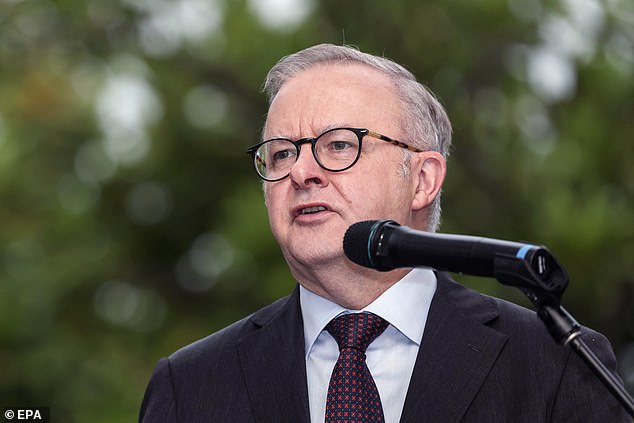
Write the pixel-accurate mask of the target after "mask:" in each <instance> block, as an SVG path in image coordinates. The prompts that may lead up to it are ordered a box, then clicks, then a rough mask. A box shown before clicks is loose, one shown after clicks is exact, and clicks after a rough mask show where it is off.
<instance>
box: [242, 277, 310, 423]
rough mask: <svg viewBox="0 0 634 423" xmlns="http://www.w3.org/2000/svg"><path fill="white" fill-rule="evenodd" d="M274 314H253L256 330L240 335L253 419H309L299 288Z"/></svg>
mask: <svg viewBox="0 0 634 423" xmlns="http://www.w3.org/2000/svg"><path fill="white" fill-rule="evenodd" d="M285 301H286V303H285V304H284V305H282V307H281V309H279V311H278V312H277V313H275V314H273V315H257V314H256V315H255V316H254V317H253V318H252V321H253V323H254V324H255V325H256V327H259V329H258V330H256V331H255V332H253V333H252V334H250V335H248V336H246V337H245V338H243V339H241V340H240V341H239V343H238V354H239V359H240V363H241V366H242V373H243V377H244V380H245V383H246V386H247V391H248V395H249V398H250V400H251V407H252V409H253V415H254V417H255V421H256V422H260V423H263V422H276V423H278V422H279V423H284V422H288V423H302V422H308V421H309V412H308V392H307V387H306V364H305V361H304V341H303V339H304V329H303V323H302V316H301V311H300V306H299V290H298V289H295V291H294V292H293V294H292V295H291V296H290V297H289V298H288V299H287V300H285Z"/></svg>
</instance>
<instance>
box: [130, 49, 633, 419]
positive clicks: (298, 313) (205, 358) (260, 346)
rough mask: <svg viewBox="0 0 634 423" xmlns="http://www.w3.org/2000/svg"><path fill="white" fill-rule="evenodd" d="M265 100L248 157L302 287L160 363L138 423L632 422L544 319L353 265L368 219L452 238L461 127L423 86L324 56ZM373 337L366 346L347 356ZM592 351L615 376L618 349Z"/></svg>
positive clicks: (352, 58)
mask: <svg viewBox="0 0 634 423" xmlns="http://www.w3.org/2000/svg"><path fill="white" fill-rule="evenodd" d="M265 90H266V92H267V94H268V95H269V100H270V108H269V113H268V116H267V119H266V125H265V128H264V137H263V139H264V140H265V141H264V142H262V143H260V144H258V145H256V146H254V147H252V148H251V149H250V150H249V151H250V153H251V154H252V156H253V158H254V163H255V166H256V170H257V171H258V173H259V175H260V177H261V178H262V179H264V181H265V182H264V197H265V201H266V206H267V209H268V215H269V222H270V226H271V229H272V232H273V234H274V236H275V238H276V240H277V241H278V243H279V245H280V248H281V249H282V252H283V254H284V257H285V259H286V261H287V263H288V265H289V268H290V270H291V272H292V274H293V276H294V278H295V279H296V280H297V281H298V283H299V285H298V287H297V288H296V289H295V290H294V291H293V293H292V294H291V295H290V296H289V297H287V298H284V299H281V300H279V301H278V302H276V303H274V304H272V305H270V306H268V307H265V308H264V309H262V310H260V311H258V312H256V313H255V314H253V315H252V316H249V317H247V318H245V319H243V320H241V321H239V322H237V323H234V324H233V325H231V326H229V327H227V328H225V329H224V330H222V331H220V332H217V333H215V334H212V335H211V336H209V337H207V338H205V339H203V340H200V341H198V342H196V343H194V344H192V345H189V346H187V347H185V348H183V349H181V350H180V351H177V352H176V353H174V354H173V355H171V356H170V357H169V358H167V359H162V360H161V361H160V362H159V364H158V366H157V368H156V369H155V372H154V375H153V376H152V379H151V381H150V383H149V386H148V389H147V392H146V395H145V398H144V401H143V405H142V408H141V417H140V420H141V421H143V422H177V421H178V422H203V421H204V422H231V423H240V422H275V423H281V422H292V423H297V422H309V421H310V422H313V423H315V422H324V421H327V422H334V421H337V422H338V421H346V422H352V421H355V422H356V421H359V422H362V421H363V422H365V421H377V422H382V421H385V422H388V423H396V422H399V421H400V422H422V421H428V422H531V423H532V422H592V421H596V422H606V421H610V422H618V421H630V420H628V417H627V414H625V411H624V410H623V409H622V408H621V407H620V405H619V404H618V402H616V400H614V399H613V398H612V397H611V395H610V394H609V393H608V392H607V390H606V389H605V388H604V387H603V386H602V385H601V384H600V383H599V382H598V381H597V380H596V378H595V377H594V375H593V374H592V373H591V372H589V371H588V370H587V369H586V368H585V365H584V364H583V363H582V362H581V361H580V360H579V359H578V358H577V357H576V356H575V355H573V354H571V353H570V351H569V350H568V349H566V348H563V347H561V346H559V345H557V344H555V342H554V341H553V340H552V339H551V337H550V335H549V334H548V333H547V330H546V328H545V327H544V325H543V324H542V322H541V321H540V320H539V319H538V318H537V317H536V315H535V313H534V312H532V311H529V310H526V309H523V308H521V307H518V306H515V305H513V304H509V303H507V302H504V301H501V300H498V299H492V298H489V297H485V296H482V295H480V294H478V293H475V292H473V291H471V290H468V289H467V288H464V287H462V286H460V285H458V284H456V283H455V282H453V281H452V280H451V279H450V278H449V277H448V275H446V274H445V273H442V272H434V271H433V270H432V269H414V270H411V269H398V270H393V271H390V272H377V271H374V270H371V269H367V268H363V267H361V266H358V265H356V264H354V263H352V262H351V261H349V260H348V259H347V258H346V257H345V255H344V253H343V249H342V239H343V235H344V233H345V231H346V230H347V229H348V227H349V226H350V225H352V224H354V223H356V222H359V221H363V220H370V219H392V220H395V221H397V222H399V223H401V224H403V225H406V226H409V227H412V228H417V229H421V230H428V231H434V230H435V229H436V227H437V225H438V221H439V217H440V203H439V199H440V191H441V187H442V183H443V180H444V178H445V173H446V164H445V158H446V156H447V152H448V149H449V146H450V143H451V127H450V123H449V120H448V118H447V116H446V114H445V112H444V110H443V108H442V106H441V105H440V104H439V103H438V101H437V100H436V99H435V98H434V97H433V95H431V94H430V93H429V92H428V91H427V90H426V89H425V88H424V87H423V86H422V85H420V84H419V83H417V82H416V80H415V78H414V77H413V76H412V75H411V73H410V72H408V71H407V70H405V69H404V68H402V67H401V66H400V65H397V64H396V63H394V62H391V61H389V60H387V59H383V58H379V57H375V56H371V55H368V54H365V53H361V52H359V51H357V50H355V49H352V48H349V47H342V46H334V45H318V46H314V47H311V48H308V49H306V50H303V51H300V52H298V53H296V54H294V55H291V56H289V57H286V58H284V59H282V60H281V61H280V62H279V63H278V64H276V65H275V66H274V67H273V69H272V70H271V71H270V73H269V75H268V77H267V80H266V83H265ZM359 312H361V313H359ZM341 316H343V317H341ZM365 326H371V327H372V333H371V335H367V334H366V333H365V332H364V335H363V336H362V337H365V338H363V339H364V341H363V342H364V344H363V346H356V347H355V346H350V345H348V344H347V342H352V341H350V339H347V340H346V339H344V338H346V337H348V338H352V336H353V335H352V333H353V332H354V334H355V336H356V333H357V332H361V331H362V328H363V327H365ZM342 333H343V335H342ZM584 338H585V339H586V342H588V343H589V344H590V345H591V348H592V349H593V350H594V351H595V352H596V353H597V354H598V355H599V356H600V358H601V359H602V361H603V362H604V363H606V364H607V365H608V366H609V367H610V369H611V370H612V371H614V368H615V359H614V354H613V353H612V350H611V347H610V346H609V343H608V342H607V341H606V339H605V338H604V337H603V336H601V335H599V334H597V333H595V332H592V331H590V330H587V329H586V330H585V335H584ZM355 339H356V338H355ZM354 342H356V340H355V341H354ZM349 366H350V367H349ZM350 368H354V369H355V371H354V372H352V373H354V375H353V376H350V375H349V373H350V372H349V371H348V370H349V369H350ZM356 401H359V402H356ZM359 410H361V411H359ZM350 416H354V417H350Z"/></svg>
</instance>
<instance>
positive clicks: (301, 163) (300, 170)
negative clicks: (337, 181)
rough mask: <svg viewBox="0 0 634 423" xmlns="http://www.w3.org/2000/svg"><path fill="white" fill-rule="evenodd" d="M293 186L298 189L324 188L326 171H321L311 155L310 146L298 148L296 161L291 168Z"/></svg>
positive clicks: (305, 145)
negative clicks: (317, 186)
mask: <svg viewBox="0 0 634 423" xmlns="http://www.w3.org/2000/svg"><path fill="white" fill-rule="evenodd" d="M289 177H290V178H291V181H292V182H293V185H295V186H297V187H298V188H309V187H310V186H311V185H319V186H326V185H327V184H328V182H327V181H328V180H327V178H326V170H325V169H323V168H322V167H321V166H320V165H319V163H317V159H316V158H315V156H314V155H313V152H312V149H311V145H310V144H308V143H307V144H304V145H302V146H300V147H299V154H298V156H297V161H296V162H295V163H293V166H292V167H291V171H290V176H289Z"/></svg>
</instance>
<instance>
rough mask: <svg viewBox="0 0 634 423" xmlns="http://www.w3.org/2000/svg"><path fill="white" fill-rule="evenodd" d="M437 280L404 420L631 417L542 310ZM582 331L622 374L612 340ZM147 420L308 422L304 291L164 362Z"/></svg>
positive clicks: (150, 394)
mask: <svg viewBox="0 0 634 423" xmlns="http://www.w3.org/2000/svg"><path fill="white" fill-rule="evenodd" d="M437 276H438V288H437V291H436V294H435V295H434V298H433V301H432V304H431V309H430V311H429V316H428V318H427V325H426V327H425V333H424V335H423V340H422V343H421V347H420V350H419V353H418V357H417V359H416V364H415V367H414V372H413V375H412V379H411V383H410V386H409V389H408V392H407V398H406V400H405V405H404V408H403V414H402V417H401V422H402V423H406V422H434V423H436V422H439V423H451V422H478V423H485V422H486V423H490V422H505V423H517V422H527V423H535V422H584V423H588V422H611V423H614V422H631V421H632V420H631V419H630V418H629V417H628V415H627V414H626V412H625V411H624V409H622V408H621V406H620V405H619V403H618V402H617V401H616V400H614V399H613V398H612V397H611V395H610V394H609V392H608V391H607V389H606V388H604V386H603V385H602V384H600V383H599V382H598V381H597V380H596V378H595V376H594V375H593V374H592V373H591V372H590V371H589V370H588V369H587V368H586V367H585V364H584V363H583V362H582V361H581V360H580V359H579V358H578V357H577V356H576V355H575V354H574V353H571V352H570V350H569V349H568V348H565V347H562V346H560V345H558V344H556V343H555V342H554V341H553V339H552V338H551V337H550V335H549V334H548V332H547V330H546V328H545V326H544V324H543V323H542V322H541V320H539V318H538V317H537V315H536V314H535V313H534V312H533V311H530V310H527V309H525V308H522V307H519V306H516V305H514V304H511V303H508V302H505V301H503V300H500V299H495V298H491V297H487V296H484V295H481V294H479V293H477V292H474V291H472V290H470V289H468V288H465V287H463V286H461V285H459V284H457V283H455V282H453V281H452V280H451V279H450V278H449V277H448V276H447V275H446V274H444V273H437ZM584 331H585V334H584V335H583V337H584V339H585V341H586V342H587V343H588V344H589V345H590V347H591V348H592V349H593V350H594V352H595V353H596V354H597V355H598V356H599V358H600V359H601V360H602V361H603V362H604V363H605V364H606V365H607V366H608V367H609V368H610V369H612V370H614V369H615V367H616V364H615V358H614V354H613V352H612V349H611V347H610V345H609V343H608V341H607V340H606V339H605V338H604V337H603V336H602V335H600V334H597V333H596V332H593V331H590V330H588V329H584ZM140 421H142V422H144V423H147V422H213V423H225V422H227V423H246V422H258V423H264V422H270V423H284V422H288V423H303V422H309V413H308V394H307V388H306V366H305V362H304V332H303V324H302V317H301V310H300V304H299V291H298V289H295V291H294V292H293V293H292V295H290V296H289V297H286V298H284V299H281V300H279V301H277V302H275V303H273V304H271V305H269V306H267V307H265V308H263V309H262V310H260V311H258V312H256V313H255V314H253V315H251V316H249V317H247V318H245V319H243V320H241V321H239V322H236V323H234V324H232V325H231V326H229V327H227V328H225V329H223V330H221V331H219V332H217V333H214V334H212V335H210V336H208V337H207V338H204V339H202V340H200V341H198V342H195V343H193V344H191V345H189V346H187V347H185V348H183V349H181V350H179V351H177V352H176V353H174V354H173V355H171V356H170V357H169V358H164V359H161V360H160V361H159V363H158V365H157V367H156V369H155V371H154V374H153V375H152V378H151V380H150V382H149V385H148V387H147V391H146V393H145V397H144V399H143V404H142V406H141V414H140ZM313 423H314V422H313ZM387 423H394V422H387Z"/></svg>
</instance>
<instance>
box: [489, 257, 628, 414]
mask: <svg viewBox="0 0 634 423" xmlns="http://www.w3.org/2000/svg"><path fill="white" fill-rule="evenodd" d="M494 276H495V278H496V279H497V280H498V281H500V282H501V283H502V284H504V285H510V286H515V287H517V288H519V289H520V290H521V291H522V292H524V294H525V295H526V296H527V297H528V299H529V300H530V301H531V303H533V305H534V306H535V308H536V310H537V315H538V316H539V317H540V318H541V320H542V321H543V322H544V324H545V325H546V327H547V328H548V332H550V334H551V336H552V337H553V338H554V339H555V341H556V342H557V343H558V344H561V345H564V346H568V347H570V348H572V350H573V351H575V352H576V353H577V354H578V355H579V356H580V357H581V359H582V360H583V361H584V362H585V363H586V365H587V366H588V367H589V368H590V370H592V371H593V372H594V374H595V375H596V376H597V377H598V378H599V379H600V380H601V382H603V384H604V385H605V386H606V387H607V388H608V389H609V390H610V392H611V393H612V395H614V397H615V398H616V399H617V400H618V401H619V402H620V403H621V404H622V405H623V407H625V409H626V410H627V411H628V412H629V414H630V415H631V416H632V417H634V399H632V396H631V395H630V394H629V393H628V392H627V391H626V390H625V387H624V386H623V385H622V384H621V383H619V381H618V379H617V378H616V377H615V376H614V375H613V374H612V373H611V372H610V371H609V370H608V369H607V367H605V365H604V364H603V363H602V362H601V360H599V358H598V357H597V356H596V355H595V354H594V352H593V351H592V350H591V349H590V348H589V347H588V345H587V344H586V343H585V342H584V340H583V339H582V338H581V325H580V324H579V323H578V322H577V321H576V320H575V319H574V318H573V317H572V315H571V314H570V313H568V311H566V310H565V309H564V308H563V307H562V306H561V304H560V303H561V296H562V294H563V292H564V290H565V289H566V287H567V286H568V274H567V272H566V271H565V270H564V268H563V267H562V266H561V265H560V264H559V263H558V262H557V260H556V259H555V258H554V257H553V256H552V254H550V252H548V250H546V249H543V250H541V251H540V254H539V257H538V260H531V261H528V260H525V259H523V258H518V257H516V256H511V255H507V254H497V255H496V258H495V259H494Z"/></svg>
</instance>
